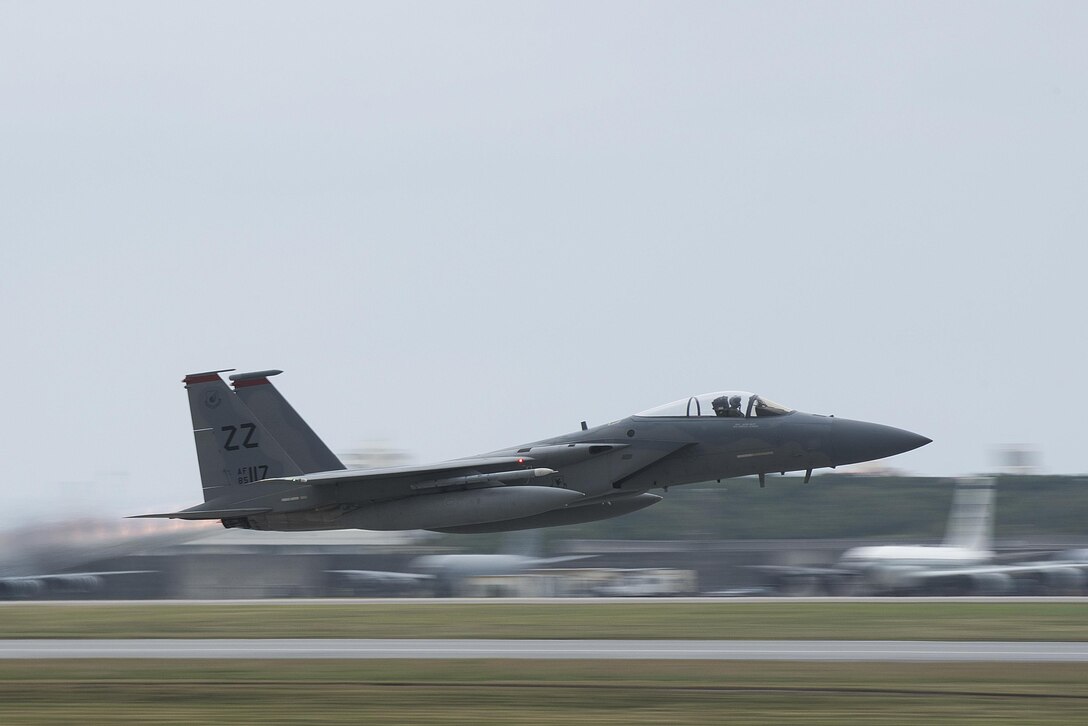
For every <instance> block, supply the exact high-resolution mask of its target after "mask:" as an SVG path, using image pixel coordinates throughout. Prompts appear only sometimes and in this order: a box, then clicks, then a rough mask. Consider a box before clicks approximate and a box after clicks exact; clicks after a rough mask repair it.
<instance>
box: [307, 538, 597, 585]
mask: <svg viewBox="0 0 1088 726" xmlns="http://www.w3.org/2000/svg"><path fill="white" fill-rule="evenodd" d="M540 550H541V542H540V537H539V532H538V531H532V530H530V531H525V532H510V533H509V534H507V535H506V536H505V538H504V540H503V544H502V551H501V552H494V553H473V552H465V553H461V552H458V553H452V554H439V555H423V556H422V557H417V558H415V559H414V560H412V562H411V564H410V565H409V567H410V568H411V570H412V571H411V572H384V571H376V570H328V571H327V572H329V573H330V574H332V575H335V576H337V577H339V578H340V579H341V581H342V583H343V584H345V585H347V586H348V587H350V588H352V589H353V590H355V591H356V592H357V593H362V592H375V593H389V592H393V591H400V592H403V593H405V594H410V593H413V592H420V591H423V590H428V591H429V594H431V595H434V596H436V597H451V596H456V595H461V594H464V593H463V591H464V585H465V583H466V582H468V581H469V580H471V579H472V578H474V577H495V576H503V575H517V574H521V573H523V572H529V571H530V570H539V569H543V568H547V567H551V566H553V565H558V564H563V563H567V562H573V561H575V560H585V559H588V558H590V557H593V556H594V555H565V556H560V557H541V556H540Z"/></svg>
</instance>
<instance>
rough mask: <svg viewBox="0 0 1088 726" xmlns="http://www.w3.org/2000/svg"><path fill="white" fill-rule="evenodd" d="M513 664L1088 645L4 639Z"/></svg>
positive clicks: (107, 652) (1079, 645)
mask: <svg viewBox="0 0 1088 726" xmlns="http://www.w3.org/2000/svg"><path fill="white" fill-rule="evenodd" d="M42 658H152V659H154V658H169V659H177V658H213V659H243V658H255V659H277V658H279V659H306V658H317V659H378V658H398V659H403V658H419V659H424V658H438V659H452V658H473V659H475V658H514V659H527V660H532V659H577V660H583V659H605V660H774V661H884V662H891V661H942V662H950V661H962V662H987V661H989V662H1065V663H1081V662H1088V642H993V641H977V642H975V641H908V640H894V641H890V640H885V641H874V640H467V639H461V640H431V639H399V640H393V639H388V640H386V639H382V640H366V639H334V638H327V639H320V638H299V639H170V640H166V639H127V640H91V639H86V640H77V639H72V640H53V639H35V640H0V659H42Z"/></svg>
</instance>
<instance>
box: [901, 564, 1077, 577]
mask: <svg viewBox="0 0 1088 726" xmlns="http://www.w3.org/2000/svg"><path fill="white" fill-rule="evenodd" d="M1071 569H1080V570H1084V569H1088V562H1050V561H1040V562H1021V563H1019V564H1013V565H973V566H968V567H945V568H939V569H933V570H920V571H918V572H913V573H911V576H912V577H914V578H917V579H919V580H938V579H941V578H944V577H963V576H973V575H1016V574H1023V573H1031V572H1052V571H1055V570H1071Z"/></svg>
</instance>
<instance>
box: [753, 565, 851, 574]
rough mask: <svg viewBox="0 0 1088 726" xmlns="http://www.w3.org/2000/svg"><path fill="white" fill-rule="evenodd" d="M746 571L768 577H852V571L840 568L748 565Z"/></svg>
mask: <svg viewBox="0 0 1088 726" xmlns="http://www.w3.org/2000/svg"><path fill="white" fill-rule="evenodd" d="M748 569H750V570H756V571H757V572H765V573H767V574H769V575H783V576H788V577H801V576H804V575H810V576H828V575H852V574H854V572H853V571H852V570H846V569H843V568H841V567H804V566H801V565H748Z"/></svg>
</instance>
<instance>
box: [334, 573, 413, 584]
mask: <svg viewBox="0 0 1088 726" xmlns="http://www.w3.org/2000/svg"><path fill="white" fill-rule="evenodd" d="M325 572H330V573H332V574H334V575H344V576H346V577H349V578H351V579H353V580H366V581H373V582H377V583H393V582H404V583H412V582H425V581H427V580H433V579H434V575H426V574H421V573H416V572H388V571H385V570H325Z"/></svg>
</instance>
